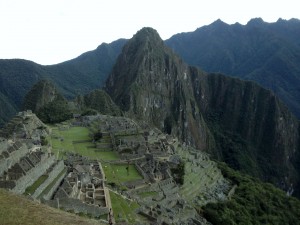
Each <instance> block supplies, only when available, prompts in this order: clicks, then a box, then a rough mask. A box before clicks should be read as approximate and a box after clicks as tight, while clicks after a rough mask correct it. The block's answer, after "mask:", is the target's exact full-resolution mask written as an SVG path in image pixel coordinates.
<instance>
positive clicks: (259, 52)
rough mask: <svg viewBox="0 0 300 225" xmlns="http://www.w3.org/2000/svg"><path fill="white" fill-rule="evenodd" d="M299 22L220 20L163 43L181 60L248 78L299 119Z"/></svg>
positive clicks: (292, 20) (207, 69) (205, 68)
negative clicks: (272, 94)
mask: <svg viewBox="0 0 300 225" xmlns="http://www.w3.org/2000/svg"><path fill="white" fill-rule="evenodd" d="M299 40H300V20H297V19H291V20H282V19H279V20H278V21H277V22H275V23H266V22H264V21H263V20H262V19H260V18H256V19H252V20H250V21H249V22H248V23H247V24H246V25H241V24H239V23H236V24H233V25H228V24H226V23H224V22H222V21H221V20H217V21H215V22H214V23H212V24H210V25H208V26H203V27H200V28H198V29H197V30H195V31H194V32H188V33H181V34H176V35H174V36H172V37H171V38H170V39H168V40H166V41H165V43H166V45H167V46H169V47H171V48H172V49H173V50H174V51H175V52H176V53H177V54H179V55H180V56H181V57H182V58H183V59H184V61H185V62H187V63H188V64H190V65H194V66H197V67H200V68H202V69H203V70H205V71H207V72H220V73H223V74H227V75H231V76H236V77H239V78H242V79H244V80H252V81H255V82H257V83H259V84H260V85H261V86H263V87H265V88H267V89H270V90H272V91H274V93H275V94H276V95H278V96H279V97H280V98H281V99H282V101H283V102H285V104H287V105H288V107H289V108H290V110H291V111H292V112H293V113H294V114H295V115H296V116H297V117H298V118H300V41H299Z"/></svg>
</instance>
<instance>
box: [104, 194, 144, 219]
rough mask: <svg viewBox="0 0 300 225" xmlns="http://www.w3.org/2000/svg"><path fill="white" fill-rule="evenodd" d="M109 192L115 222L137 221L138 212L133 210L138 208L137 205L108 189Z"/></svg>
mask: <svg viewBox="0 0 300 225" xmlns="http://www.w3.org/2000/svg"><path fill="white" fill-rule="evenodd" d="M109 194H110V199H111V202H112V209H113V212H114V217H115V220H116V222H117V223H118V222H121V221H124V220H125V221H128V223H135V222H137V221H138V214H137V213H136V212H135V210H136V209H137V208H139V205H138V204H137V203H136V202H131V201H128V200H126V199H124V198H122V196H120V195H118V194H116V193H114V192H112V191H110V192H109ZM119 216H120V217H119Z"/></svg>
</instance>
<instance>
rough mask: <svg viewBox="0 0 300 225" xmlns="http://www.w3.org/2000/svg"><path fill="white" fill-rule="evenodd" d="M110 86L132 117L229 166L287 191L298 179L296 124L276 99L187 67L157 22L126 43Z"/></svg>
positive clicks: (252, 87) (247, 85)
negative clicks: (166, 43)
mask: <svg viewBox="0 0 300 225" xmlns="http://www.w3.org/2000/svg"><path fill="white" fill-rule="evenodd" d="M106 91H107V92H108V93H109V94H110V95H111V97H112V99H113V100H115V102H116V103H117V104H118V105H119V106H120V108H121V109H122V110H124V111H125V113H126V114H127V115H128V116H132V117H135V118H137V119H140V120H143V121H146V122H149V123H151V124H153V125H155V126H157V127H158V128H160V129H162V130H164V131H165V132H167V133H170V134H174V135H176V136H178V137H179V138H181V139H182V140H183V141H185V142H186V143H187V144H190V145H193V146H195V147H197V148H198V149H200V150H206V151H208V152H211V153H212V154H213V155H214V156H215V157H217V158H218V159H221V160H225V161H226V162H228V163H229V164H230V165H231V166H232V167H235V168H238V169H241V170H244V171H246V172H248V173H250V174H253V175H256V176H258V177H260V178H262V179H264V180H267V181H271V182H273V183H274V184H277V185H279V186H281V187H282V188H286V189H287V188H290V187H291V185H292V184H294V185H295V183H297V182H298V174H299V171H296V169H295V163H293V162H294V160H295V159H296V153H297V151H299V143H298V141H299V132H298V126H299V122H298V121H297V119H296V118H295V117H294V116H293V115H292V114H291V113H290V112H289V111H288V109H287V108H286V107H285V106H284V105H283V104H282V103H281V102H280V101H279V100H278V98H277V97H276V96H275V95H274V94H273V93H272V92H270V91H268V90H265V89H263V88H261V87H259V86H258V85H256V84H255V83H253V82H245V81H241V80H239V79H234V78H230V77H225V76H223V75H220V74H207V73H205V72H203V71H201V70H199V69H197V68H194V67H190V66H188V65H187V64H185V63H184V62H183V61H182V60H181V59H180V58H179V57H178V56H177V55H175V54H174V53H173V52H172V51H171V50H170V49H169V48H167V47H165V46H164V43H163V41H162V40H161V39H160V37H159V35H158V33H157V32H156V31H155V30H153V29H152V28H143V29H142V30H140V31H139V32H138V33H137V34H136V35H134V36H133V38H132V39H131V40H129V41H128V42H127V44H126V45H125V46H124V48H123V51H122V53H121V55H120V56H119V58H118V60H117V63H116V64H115V66H114V68H113V70H112V73H111V75H110V76H109V78H108V80H107V83H106Z"/></svg>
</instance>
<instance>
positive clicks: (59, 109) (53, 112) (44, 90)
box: [23, 80, 72, 123]
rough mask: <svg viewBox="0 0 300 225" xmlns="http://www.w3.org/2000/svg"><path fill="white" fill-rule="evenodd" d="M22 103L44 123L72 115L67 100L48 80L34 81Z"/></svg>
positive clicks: (61, 119)
mask: <svg viewBox="0 0 300 225" xmlns="http://www.w3.org/2000/svg"><path fill="white" fill-rule="evenodd" d="M23 105H24V106H23V108H24V109H26V110H32V111H33V112H34V113H36V115H37V116H38V117H39V118H40V119H41V120H42V121H43V122H46V123H55V122H61V121H64V120H66V119H69V118H70V117H71V115H72V114H71V110H70V107H69V105H68V102H67V100H66V99H65V98H64V97H63V96H62V95H61V94H60V93H59V92H58V90H57V89H56V87H55V86H54V85H53V84H52V83H51V82H50V81H48V80H41V81H39V82H38V83H36V84H35V85H34V86H33V87H32V88H31V90H30V91H29V92H28V93H27V95H26V96H25V98H24V104H23Z"/></svg>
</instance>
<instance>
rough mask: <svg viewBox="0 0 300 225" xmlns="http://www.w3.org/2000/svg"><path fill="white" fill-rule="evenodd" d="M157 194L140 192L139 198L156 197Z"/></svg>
mask: <svg viewBox="0 0 300 225" xmlns="http://www.w3.org/2000/svg"><path fill="white" fill-rule="evenodd" d="M157 194H158V193H157V192H156V191H149V192H142V193H139V196H140V197H141V198H146V197H150V196H151V197H154V196H156V195H157Z"/></svg>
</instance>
